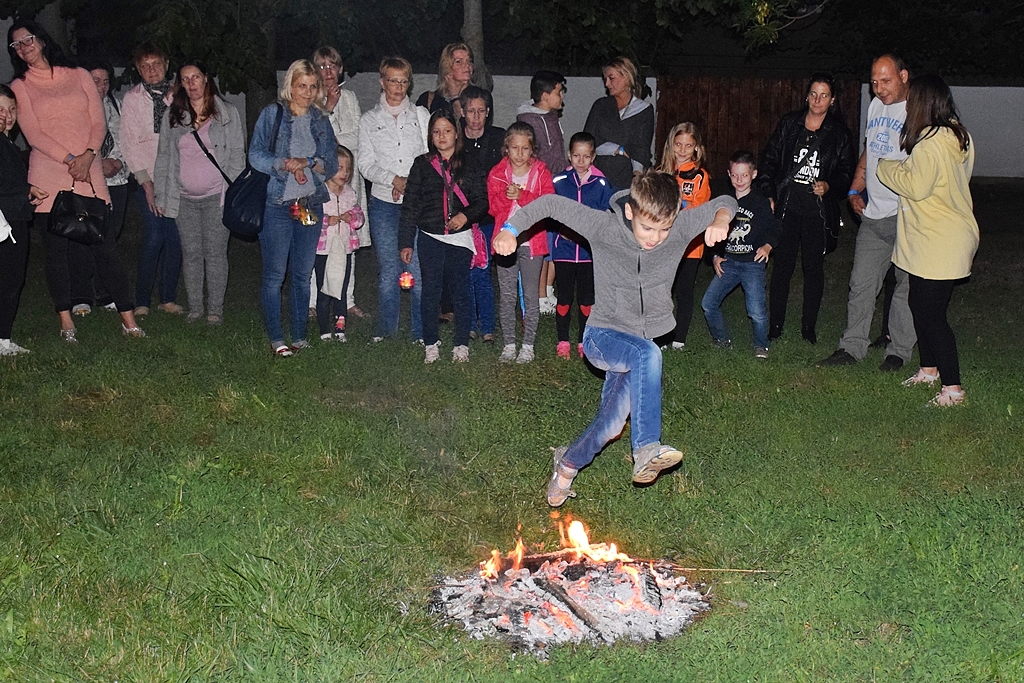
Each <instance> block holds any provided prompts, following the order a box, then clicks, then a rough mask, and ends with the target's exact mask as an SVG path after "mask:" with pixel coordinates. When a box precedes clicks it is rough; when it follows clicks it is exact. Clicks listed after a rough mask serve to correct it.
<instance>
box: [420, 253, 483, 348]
mask: <svg viewBox="0 0 1024 683" xmlns="http://www.w3.org/2000/svg"><path fill="white" fill-rule="evenodd" d="M416 244H417V249H418V250H419V257H420V276H421V277H422V278H423V281H422V284H423V294H422V295H421V298H420V305H421V306H422V308H421V311H422V320H423V343H424V344H426V345H427V346H429V345H431V344H434V343H436V342H437V341H438V339H439V335H438V331H437V327H438V325H437V311H438V307H439V306H440V305H441V288H442V286H443V284H444V283H446V282H447V283H448V291H449V293H450V294H451V297H452V310H453V311H454V313H455V339H454V345H455V346H466V345H467V344H469V264H470V262H471V261H472V260H473V252H471V251H470V250H469V249H466V248H464V247H456V246H454V245H452V244H446V243H444V242H442V241H441V240H437V239H434V238H433V237H431V236H430V235H424V234H421V235H420V236H419V239H417V241H416Z"/></svg>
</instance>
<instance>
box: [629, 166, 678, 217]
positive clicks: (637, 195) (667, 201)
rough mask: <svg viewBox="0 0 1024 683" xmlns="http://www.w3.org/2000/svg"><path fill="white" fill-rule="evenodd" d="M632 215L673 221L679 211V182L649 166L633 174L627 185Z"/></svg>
mask: <svg viewBox="0 0 1024 683" xmlns="http://www.w3.org/2000/svg"><path fill="white" fill-rule="evenodd" d="M628 201H629V205H630V206H631V207H632V208H633V215H634V216H636V215H640V216H646V217H648V218H651V219H653V220H655V221H658V222H661V221H674V220H675V218H676V215H677V214H678V213H679V184H678V183H677V182H676V179H675V177H674V176H671V175H669V174H667V173H662V172H661V171H656V170H654V169H653V168H649V169H647V170H644V171H638V172H636V173H634V174H633V182H632V184H630V186H629V200H628Z"/></svg>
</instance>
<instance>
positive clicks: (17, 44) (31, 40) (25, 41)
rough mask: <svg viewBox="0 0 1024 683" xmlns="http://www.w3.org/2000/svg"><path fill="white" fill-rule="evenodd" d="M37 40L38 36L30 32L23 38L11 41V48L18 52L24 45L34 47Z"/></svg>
mask: <svg viewBox="0 0 1024 683" xmlns="http://www.w3.org/2000/svg"><path fill="white" fill-rule="evenodd" d="M35 42H36V37H35V36H34V35H32V34H29V35H27V36H25V37H24V38H21V39H20V40H16V41H14V42H13V43H11V49H12V50H14V51H15V52H17V51H18V50H20V49H22V48H23V47H32V46H33V45H35Z"/></svg>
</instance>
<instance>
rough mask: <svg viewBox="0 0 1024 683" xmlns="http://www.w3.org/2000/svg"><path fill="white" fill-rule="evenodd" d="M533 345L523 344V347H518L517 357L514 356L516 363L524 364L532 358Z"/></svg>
mask: <svg viewBox="0 0 1024 683" xmlns="http://www.w3.org/2000/svg"><path fill="white" fill-rule="evenodd" d="M533 358H534V356H533V346H532V345H530V344H523V348H521V349H519V357H518V358H516V363H518V364H519V365H525V364H526V363H529V362H531V361H532V360H533Z"/></svg>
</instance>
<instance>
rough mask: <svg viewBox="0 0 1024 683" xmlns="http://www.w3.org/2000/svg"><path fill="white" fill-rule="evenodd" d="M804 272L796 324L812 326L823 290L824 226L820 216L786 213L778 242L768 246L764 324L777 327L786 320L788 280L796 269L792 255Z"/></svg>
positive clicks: (815, 321) (815, 324) (813, 326)
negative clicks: (771, 263)
mask: <svg viewBox="0 0 1024 683" xmlns="http://www.w3.org/2000/svg"><path fill="white" fill-rule="evenodd" d="M798 255H799V256H800V266H801V269H802V270H803V274H804V307H803V313H802V315H801V319H800V326H801V328H802V329H804V330H808V329H810V330H813V329H814V328H815V327H816V326H817V324H818V311H819V310H820V309H821V299H822V297H823V296H824V294H825V228H824V226H823V219H822V217H821V216H820V215H819V214H817V213H815V214H813V215H807V216H804V215H787V216H786V218H785V219H784V220H783V223H782V234H781V235H780V236H779V244H778V246H776V247H775V248H774V249H772V258H773V259H774V260H775V265H774V266H773V268H772V281H771V284H770V285H769V287H768V306H769V314H768V324H769V326H770V327H779V328H781V327H782V326H783V325H784V324H785V322H786V305H787V304H788V303H789V283H790V280H792V279H793V271H795V270H796V258H797V256H798Z"/></svg>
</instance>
